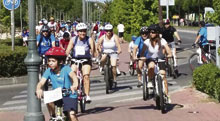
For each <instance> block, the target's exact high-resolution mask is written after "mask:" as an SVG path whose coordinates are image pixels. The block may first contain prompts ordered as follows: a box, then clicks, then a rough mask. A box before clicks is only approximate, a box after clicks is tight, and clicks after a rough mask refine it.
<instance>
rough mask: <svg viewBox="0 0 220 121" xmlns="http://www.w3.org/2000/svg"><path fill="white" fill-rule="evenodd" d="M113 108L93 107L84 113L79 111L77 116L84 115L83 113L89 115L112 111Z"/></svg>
mask: <svg viewBox="0 0 220 121" xmlns="http://www.w3.org/2000/svg"><path fill="white" fill-rule="evenodd" d="M114 109H115V108H114V107H95V108H92V109H88V110H86V111H85V113H79V115H77V116H78V117H79V116H84V115H89V114H98V113H104V112H107V111H112V110H114Z"/></svg>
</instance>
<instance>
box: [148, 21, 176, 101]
mask: <svg viewBox="0 0 220 121" xmlns="http://www.w3.org/2000/svg"><path fill="white" fill-rule="evenodd" d="M148 29H149V31H150V36H149V39H147V40H146V41H145V42H144V44H145V45H146V46H147V50H148V53H147V55H146V58H147V61H146V63H147V67H148V77H149V80H152V79H153V78H154V76H155V73H154V70H155V65H156V64H155V60H156V59H162V60H163V59H164V58H165V54H167V57H172V53H171V50H170V48H169V46H168V44H167V42H166V40H165V39H163V38H161V37H160V27H159V25H157V24H152V25H150V26H149V28H148ZM158 64H159V68H160V70H159V71H160V73H161V74H162V75H163V80H164V81H165V93H166V96H167V97H168V102H170V99H169V96H168V85H167V79H166V71H165V70H166V66H165V62H159V63H158ZM149 83H150V82H149Z"/></svg>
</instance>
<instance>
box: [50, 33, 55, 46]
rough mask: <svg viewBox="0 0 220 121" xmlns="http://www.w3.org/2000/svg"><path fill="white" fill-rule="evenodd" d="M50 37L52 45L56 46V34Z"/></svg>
mask: <svg viewBox="0 0 220 121" xmlns="http://www.w3.org/2000/svg"><path fill="white" fill-rule="evenodd" d="M50 39H51V41H52V47H55V46H56V45H55V42H56V38H55V36H54V35H51V36H50Z"/></svg>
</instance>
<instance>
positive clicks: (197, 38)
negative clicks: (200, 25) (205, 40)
mask: <svg viewBox="0 0 220 121" xmlns="http://www.w3.org/2000/svg"><path fill="white" fill-rule="evenodd" d="M200 37H201V35H198V36H197V37H196V40H195V42H194V44H196V43H198V41H199V39H200Z"/></svg>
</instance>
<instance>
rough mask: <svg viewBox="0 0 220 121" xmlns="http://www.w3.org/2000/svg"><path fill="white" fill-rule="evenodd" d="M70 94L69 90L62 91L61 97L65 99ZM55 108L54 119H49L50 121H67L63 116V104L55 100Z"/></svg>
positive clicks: (65, 116)
mask: <svg viewBox="0 0 220 121" xmlns="http://www.w3.org/2000/svg"><path fill="white" fill-rule="evenodd" d="M71 93H72V91H71V89H62V96H63V97H66V96H69V95H70V94H71ZM54 104H55V106H56V117H51V119H50V121H69V118H68V116H67V115H66V114H65V113H64V115H63V102H62V99H61V100H57V101H55V102H54Z"/></svg>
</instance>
